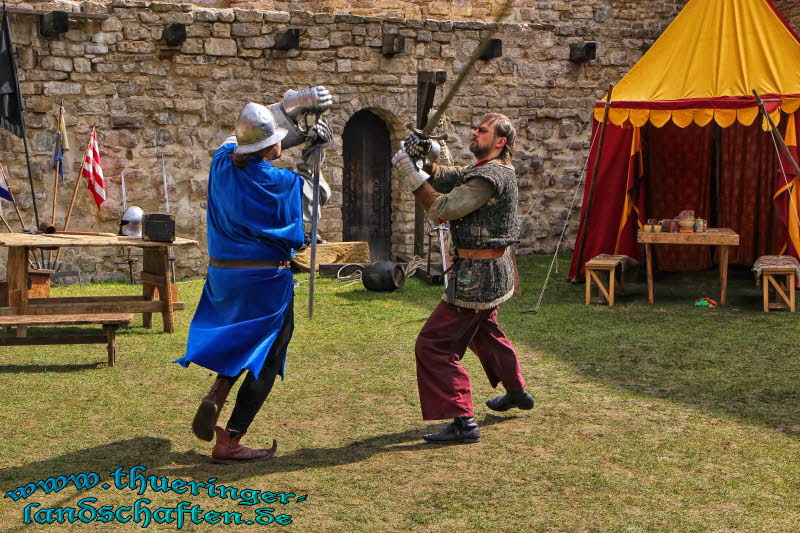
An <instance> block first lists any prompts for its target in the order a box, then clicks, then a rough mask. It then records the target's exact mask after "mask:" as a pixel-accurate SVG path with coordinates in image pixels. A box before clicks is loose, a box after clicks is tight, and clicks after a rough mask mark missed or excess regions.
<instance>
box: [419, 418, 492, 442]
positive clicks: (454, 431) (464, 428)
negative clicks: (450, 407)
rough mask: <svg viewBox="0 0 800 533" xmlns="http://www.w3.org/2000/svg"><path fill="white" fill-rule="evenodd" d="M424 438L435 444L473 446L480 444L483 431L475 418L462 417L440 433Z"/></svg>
mask: <svg viewBox="0 0 800 533" xmlns="http://www.w3.org/2000/svg"><path fill="white" fill-rule="evenodd" d="M422 438H423V439H425V440H426V441H428V442H430V443H433V444H471V443H474V442H480V440H481V431H480V429H478V423H477V422H475V419H474V418H472V417H467V416H460V417H458V418H455V419H454V420H453V421H452V422H451V423H450V424H448V425H447V427H446V428H444V429H443V430H442V431H440V432H439V433H429V434H427V435H423V436H422Z"/></svg>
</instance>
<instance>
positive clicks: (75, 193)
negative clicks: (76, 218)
mask: <svg viewBox="0 0 800 533" xmlns="http://www.w3.org/2000/svg"><path fill="white" fill-rule="evenodd" d="M92 134H94V126H92V133H91V134H90V136H89V139H91V138H92V137H91V135H92ZM90 142H91V141H90ZM84 170H86V156H85V155H84V161H83V163H81V173H80V174H79V175H78V179H77V180H75V187H74V188H73V189H72V201H71V202H70V203H69V209H68V210H67V218H66V220H64V229H63V230H62V231H67V228H68V227H69V217H70V216H72V207H73V206H74V205H75V198H76V197H77V196H78V187H79V186H80V184H81V180H82V179H83V172H84ZM60 255H61V248H59V249H58V250H57V251H56V263H58V257H59V256H60Z"/></svg>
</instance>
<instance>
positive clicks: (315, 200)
mask: <svg viewBox="0 0 800 533" xmlns="http://www.w3.org/2000/svg"><path fill="white" fill-rule="evenodd" d="M321 151H322V148H319V147H317V148H314V175H313V189H314V194H313V196H312V207H311V275H310V277H309V283H308V318H309V320H310V319H312V318H314V282H315V280H316V274H317V227H318V226H319V174H320V166H321V165H322V163H321V159H322V158H321V155H322V154H321Z"/></svg>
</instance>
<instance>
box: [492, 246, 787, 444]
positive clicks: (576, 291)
mask: <svg viewBox="0 0 800 533" xmlns="http://www.w3.org/2000/svg"><path fill="white" fill-rule="evenodd" d="M528 261H530V262H528ZM562 261H563V260H562ZM537 262H538V263H539V264H538V265H537ZM524 263H525V271H527V272H539V273H540V276H539V279H535V278H534V279H531V278H530V277H526V278H525V279H528V280H529V283H527V284H526V287H525V290H524V292H523V295H524V296H523V298H522V299H514V300H512V301H511V302H509V303H508V304H507V305H504V306H503V308H502V312H501V314H500V320H501V325H502V326H503V328H504V329H505V330H506V332H507V333H508V334H509V338H510V339H511V340H512V342H514V343H515V344H516V345H517V347H518V351H520V352H521V353H524V349H523V350H521V349H520V347H524V346H525V345H527V346H528V347H530V348H532V349H534V350H537V351H541V352H542V353H543V356H544V357H545V358H556V359H560V360H562V361H564V362H566V363H568V364H570V365H571V366H573V367H574V368H575V369H576V370H577V371H579V372H580V373H582V374H583V375H585V376H587V377H588V378H590V379H592V380H596V381H600V382H603V383H606V384H608V385H611V386H614V387H619V388H623V389H627V390H630V391H633V392H634V393H637V394H642V395H646V396H653V397H658V398H663V399H667V400H672V401H677V402H682V403H686V404H691V405H696V406H698V407H700V408H702V409H706V410H709V411H715V412H718V413H720V414H724V415H726V416H733V417H736V418H740V419H743V420H748V421H750V422H753V423H757V424H760V425H765V426H767V427H770V428H773V429H776V430H778V431H782V432H784V433H786V434H789V435H792V436H800V381H798V380H797V369H798V368H800V350H798V348H797V340H796V338H797V325H798V316H800V315H798V314H795V313H785V312H780V313H772V312H771V313H769V314H766V313H764V312H763V311H762V308H761V289H760V288H758V287H756V286H755V283H754V280H753V275H752V272H750V271H749V269H747V268H745V267H733V268H731V271H730V273H729V281H728V303H727V305H725V306H723V307H720V308H718V309H717V310H716V311H713V312H709V311H708V310H706V309H705V308H697V307H695V306H694V302H695V300H696V299H697V298H699V297H704V296H705V297H710V298H713V299H714V300H717V301H718V300H719V274H718V271H717V270H709V271H703V272H684V273H664V272H662V273H657V275H656V276H655V303H654V304H649V303H648V301H647V284H646V282H645V281H644V279H643V278H642V277H640V278H639V279H638V280H637V281H636V282H635V283H633V284H630V285H629V286H628V287H627V291H626V292H627V294H626V295H625V296H624V297H622V298H620V299H618V300H617V305H616V306H615V307H613V308H612V307H608V306H603V305H597V304H593V305H590V306H587V305H584V303H583V302H584V291H585V286H584V285H583V284H572V283H569V282H567V281H566V280H565V279H564V276H565V275H566V272H567V268H565V262H562V263H561V265H562V268H561V275H559V276H556V275H553V276H551V278H550V281H549V283H548V289H547V292H546V293H545V298H544V304H543V306H542V307H541V309H540V310H539V312H538V313H537V314H523V313H521V311H524V310H527V309H530V308H531V307H533V305H532V302H535V301H536V299H537V298H538V295H539V291H540V290H541V286H542V282H543V281H544V273H545V272H546V265H544V264H542V263H543V258H535V259H526V260H525V261H524ZM537 266H538V267H539V268H536V267H537ZM642 274H643V273H642ZM525 370H526V369H525V368H523V371H525Z"/></svg>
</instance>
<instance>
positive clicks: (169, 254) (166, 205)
mask: <svg viewBox="0 0 800 533" xmlns="http://www.w3.org/2000/svg"><path fill="white" fill-rule="evenodd" d="M161 178H162V180H163V181H164V209H166V211H167V214H168V215H169V188H168V187H167V164H166V162H165V161H164V152H161ZM167 257H168V259H169V270H170V274H172V283H175V255H173V252H172V246H169V247H167ZM167 290H168V291H170V290H172V287H167Z"/></svg>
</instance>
